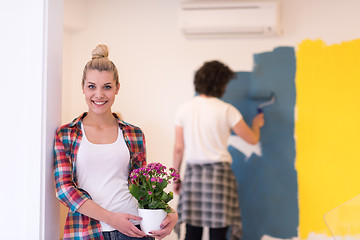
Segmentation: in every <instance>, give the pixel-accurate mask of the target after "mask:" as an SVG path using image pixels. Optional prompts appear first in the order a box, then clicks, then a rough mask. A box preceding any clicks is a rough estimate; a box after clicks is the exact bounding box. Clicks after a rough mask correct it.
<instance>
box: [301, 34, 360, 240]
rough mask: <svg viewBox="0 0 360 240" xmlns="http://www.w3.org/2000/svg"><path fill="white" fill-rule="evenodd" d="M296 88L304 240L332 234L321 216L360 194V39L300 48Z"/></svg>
mask: <svg viewBox="0 0 360 240" xmlns="http://www.w3.org/2000/svg"><path fill="white" fill-rule="evenodd" d="M296 90H297V103H296V104H297V120H296V124H295V126H296V129H295V135H296V152H297V156H296V169H297V171H298V184H299V218H300V219H299V235H300V238H301V239H306V238H307V237H308V234H309V233H312V232H314V233H318V234H327V235H330V233H329V231H328V230H327V227H326V225H325V223H324V220H323V215H324V214H325V213H326V212H328V211H330V210H331V209H333V208H335V207H337V206H339V205H340V204H342V203H344V202H346V201H347V200H349V199H351V198H353V197H355V196H357V195H359V194H360V153H359V152H360V39H358V40H354V41H349V42H343V43H341V44H335V45H331V46H327V45H326V44H325V43H324V42H323V41H321V40H316V41H312V40H305V41H303V42H302V43H301V44H299V46H298V50H297V73H296ZM359 223H360V216H359ZM359 223H358V224H359ZM359 232H360V231H359ZM341 234H343V235H348V234H349V232H348V231H347V230H346V229H344V230H343V231H342V232H341Z"/></svg>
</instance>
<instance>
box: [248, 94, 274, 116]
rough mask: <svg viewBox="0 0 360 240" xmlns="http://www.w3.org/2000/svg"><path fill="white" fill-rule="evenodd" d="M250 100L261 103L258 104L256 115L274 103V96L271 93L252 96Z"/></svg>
mask: <svg viewBox="0 0 360 240" xmlns="http://www.w3.org/2000/svg"><path fill="white" fill-rule="evenodd" d="M250 98H251V99H252V100H254V101H262V103H260V104H259V105H258V107H257V112H258V113H262V112H263V108H264V107H266V106H269V105H271V104H273V103H274V102H275V95H274V93H273V92H272V93H270V94H269V93H267V94H260V93H257V94H252V95H251V96H250Z"/></svg>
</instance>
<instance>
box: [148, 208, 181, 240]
mask: <svg viewBox="0 0 360 240" xmlns="http://www.w3.org/2000/svg"><path fill="white" fill-rule="evenodd" d="M171 210H172V211H173V212H172V213H168V214H167V216H166V218H165V220H164V221H163V222H162V223H161V225H160V227H161V228H162V229H161V230H158V231H151V233H152V234H153V235H152V237H155V238H156V239H163V238H164V237H166V236H167V235H169V234H170V233H171V231H172V230H173V228H174V226H175V224H176V223H177V220H178V214H177V213H176V212H175V210H174V209H171Z"/></svg>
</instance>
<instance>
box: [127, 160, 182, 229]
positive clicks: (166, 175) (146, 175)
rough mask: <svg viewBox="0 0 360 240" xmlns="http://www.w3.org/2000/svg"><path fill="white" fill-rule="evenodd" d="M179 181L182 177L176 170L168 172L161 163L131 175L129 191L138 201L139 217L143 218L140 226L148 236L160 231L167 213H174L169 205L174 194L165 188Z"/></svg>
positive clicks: (153, 164) (148, 166) (138, 170)
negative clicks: (152, 232)
mask: <svg viewBox="0 0 360 240" xmlns="http://www.w3.org/2000/svg"><path fill="white" fill-rule="evenodd" d="M179 179H180V175H179V173H178V171H177V170H176V169H175V168H170V169H169V172H167V171H166V167H165V166H163V165H162V164H161V163H150V164H148V165H147V166H146V167H145V168H138V169H134V170H133V171H132V172H131V173H130V186H129V191H130V193H131V195H132V196H134V197H135V198H136V200H137V201H138V206H139V216H140V217H142V218H143V219H142V220H141V221H140V226H141V229H142V230H143V231H144V232H145V233H146V234H149V231H155V230H159V229H160V224H161V223H162V221H163V220H164V219H165V217H166V215H167V213H171V212H172V210H171V208H170V206H169V204H168V203H169V201H170V200H172V199H173V193H172V191H170V192H168V193H167V192H166V191H165V188H166V187H167V185H168V184H169V183H171V181H173V182H174V181H178V180H179ZM148 215H149V217H147V216H148ZM149 224H150V225H149ZM149 235H151V234H149Z"/></svg>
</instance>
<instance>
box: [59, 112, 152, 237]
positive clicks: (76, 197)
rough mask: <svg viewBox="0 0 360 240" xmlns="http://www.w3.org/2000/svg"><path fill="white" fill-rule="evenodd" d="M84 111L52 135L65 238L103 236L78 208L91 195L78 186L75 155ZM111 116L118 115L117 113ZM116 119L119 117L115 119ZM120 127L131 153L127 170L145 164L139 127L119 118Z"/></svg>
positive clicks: (97, 225) (93, 222)
mask: <svg viewBox="0 0 360 240" xmlns="http://www.w3.org/2000/svg"><path fill="white" fill-rule="evenodd" d="M86 114H87V113H84V114H82V115H81V116H79V117H78V118H76V119H75V120H74V121H72V122H71V123H69V124H66V125H63V126H61V127H60V128H58V130H57V131H56V134H55V146H54V153H55V161H54V175H55V187H56V197H57V198H58V199H59V200H60V202H61V203H62V204H64V205H65V206H67V207H68V208H69V212H68V215H67V219H66V223H65V229H64V240H67V239H78V240H80V239H86V240H87V239H104V238H103V235H102V232H101V225H100V222H99V221H98V220H95V219H92V218H89V217H87V216H85V215H83V214H81V213H79V212H77V209H78V208H79V207H80V206H81V205H82V204H83V203H84V202H85V201H86V200H88V199H91V196H90V195H89V194H88V193H87V192H86V191H85V190H84V189H81V188H79V187H78V186H77V180H76V168H75V166H76V164H75V162H76V156H77V152H78V150H79V146H80V143H81V139H82V131H81V121H82V119H83V118H84V117H85V116H86ZM114 116H115V117H116V118H117V116H116V114H114ZM117 119H118V118H117ZM118 123H119V127H120V129H121V130H122V132H123V135H124V139H125V142H126V145H127V147H128V148H129V152H130V160H129V165H130V171H132V170H133V169H136V168H140V167H144V166H146V148H145V138H144V134H143V132H142V131H141V129H140V128H138V127H135V126H133V125H131V124H128V123H126V122H123V121H121V120H119V119H118Z"/></svg>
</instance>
